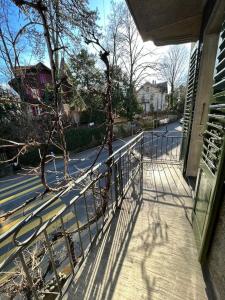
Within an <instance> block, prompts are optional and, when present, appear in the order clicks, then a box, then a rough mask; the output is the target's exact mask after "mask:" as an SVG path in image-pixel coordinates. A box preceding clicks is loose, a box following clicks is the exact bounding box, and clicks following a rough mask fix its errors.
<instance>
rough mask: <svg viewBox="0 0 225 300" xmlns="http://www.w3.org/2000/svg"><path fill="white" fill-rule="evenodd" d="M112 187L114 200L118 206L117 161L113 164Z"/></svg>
mask: <svg viewBox="0 0 225 300" xmlns="http://www.w3.org/2000/svg"><path fill="white" fill-rule="evenodd" d="M114 189H115V200H116V208H118V200H119V199H118V166H117V163H115V164H114Z"/></svg>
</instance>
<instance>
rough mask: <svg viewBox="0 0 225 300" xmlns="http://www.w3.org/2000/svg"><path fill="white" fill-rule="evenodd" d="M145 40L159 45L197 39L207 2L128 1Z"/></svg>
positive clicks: (173, 0)
mask: <svg viewBox="0 0 225 300" xmlns="http://www.w3.org/2000/svg"><path fill="white" fill-rule="evenodd" d="M126 1H127V4H128V7H129V9H130V12H131V14H132V15H133V18H134V21H135V23H136V25H137V28H138V30H139V32H140V34H141V36H142V38H143V40H144V41H149V40H152V41H153V42H154V43H155V44H156V45H157V46H161V45H168V44H178V43H186V42H194V41H196V40H198V37H199V32H200V26H201V20H202V13H203V8H204V5H205V2H206V0H138V1H137V0H126Z"/></svg>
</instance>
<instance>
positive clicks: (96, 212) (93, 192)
mask: <svg viewBox="0 0 225 300" xmlns="http://www.w3.org/2000/svg"><path fill="white" fill-rule="evenodd" d="M92 194H93V199H94V209H95V215H96V222H95V224H96V229H97V232H98V233H99V228H98V217H97V207H96V202H95V193H94V186H92Z"/></svg>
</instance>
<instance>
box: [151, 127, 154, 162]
mask: <svg viewBox="0 0 225 300" xmlns="http://www.w3.org/2000/svg"><path fill="white" fill-rule="evenodd" d="M151 135H152V151H151V159H153V158H152V156H153V157H154V145H153V133H152V132H151Z"/></svg>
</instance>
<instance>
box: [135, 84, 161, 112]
mask: <svg viewBox="0 0 225 300" xmlns="http://www.w3.org/2000/svg"><path fill="white" fill-rule="evenodd" d="M166 95H167V82H161V83H156V81H153V82H152V83H150V82H145V83H144V84H143V85H142V86H141V87H140V88H139V90H138V91H137V100H138V103H139V104H140V105H141V107H142V108H143V113H144V114H148V113H151V112H157V111H163V110H165V109H166V107H167V101H166Z"/></svg>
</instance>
